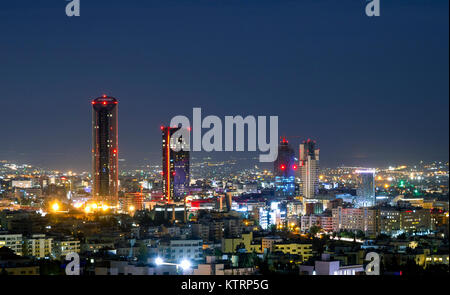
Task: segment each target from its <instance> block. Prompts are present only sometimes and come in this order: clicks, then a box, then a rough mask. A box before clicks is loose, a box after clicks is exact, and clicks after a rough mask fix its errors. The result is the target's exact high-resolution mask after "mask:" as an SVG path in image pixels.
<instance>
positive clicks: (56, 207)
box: [52, 202, 59, 212]
mask: <svg viewBox="0 0 450 295" xmlns="http://www.w3.org/2000/svg"><path fill="white" fill-rule="evenodd" d="M52 210H53V211H55V212H56V211H58V210H59V204H58V203H56V202H55V203H53V205H52Z"/></svg>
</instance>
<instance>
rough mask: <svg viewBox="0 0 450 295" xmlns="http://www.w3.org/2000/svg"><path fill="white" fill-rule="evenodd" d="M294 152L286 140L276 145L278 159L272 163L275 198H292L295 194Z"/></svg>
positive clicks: (295, 165)
mask: <svg viewBox="0 0 450 295" xmlns="http://www.w3.org/2000/svg"><path fill="white" fill-rule="evenodd" d="M296 170H297V164H296V163H295V152H294V150H293V149H292V148H291V147H290V146H289V142H288V141H287V140H286V138H283V139H282V140H281V141H280V143H279V144H278V157H277V159H276V160H275V161H274V168H273V171H274V174H273V175H274V177H275V194H276V195H277V196H293V195H294V194H295V171H296Z"/></svg>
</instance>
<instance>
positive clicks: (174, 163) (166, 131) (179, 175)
mask: <svg viewBox="0 0 450 295" xmlns="http://www.w3.org/2000/svg"><path fill="white" fill-rule="evenodd" d="M178 130H180V127H164V126H161V131H162V152H163V156H162V165H163V192H164V197H165V198H166V201H167V202H168V203H171V202H180V201H183V200H184V197H185V195H186V194H187V193H188V187H189V150H188V149H189V142H188V141H187V140H186V138H184V137H183V136H180V137H178V141H177V142H172V140H171V136H172V135H173V134H174V133H175V132H176V131H178ZM177 145H178V147H179V148H180V150H179V151H175V150H174V148H175V147H176V146H177Z"/></svg>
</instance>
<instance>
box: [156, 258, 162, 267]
mask: <svg viewBox="0 0 450 295" xmlns="http://www.w3.org/2000/svg"><path fill="white" fill-rule="evenodd" d="M155 263H156V265H162V264H163V263H164V260H163V259H162V258H161V257H156V259H155Z"/></svg>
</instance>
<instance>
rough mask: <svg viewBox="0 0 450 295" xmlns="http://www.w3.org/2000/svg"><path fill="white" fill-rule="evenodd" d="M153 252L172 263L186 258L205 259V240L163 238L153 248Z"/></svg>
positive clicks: (190, 259) (193, 259) (192, 259)
mask: <svg viewBox="0 0 450 295" xmlns="http://www.w3.org/2000/svg"><path fill="white" fill-rule="evenodd" d="M151 253H152V254H155V255H157V256H159V257H161V258H162V259H164V261H167V262H171V263H179V262H180V261H182V260H184V259H187V260H189V261H199V260H202V259H203V240H200V239H192V240H183V239H179V240H176V239H170V240H163V241H161V242H160V243H159V244H158V245H157V247H156V248H152V249H151Z"/></svg>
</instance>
